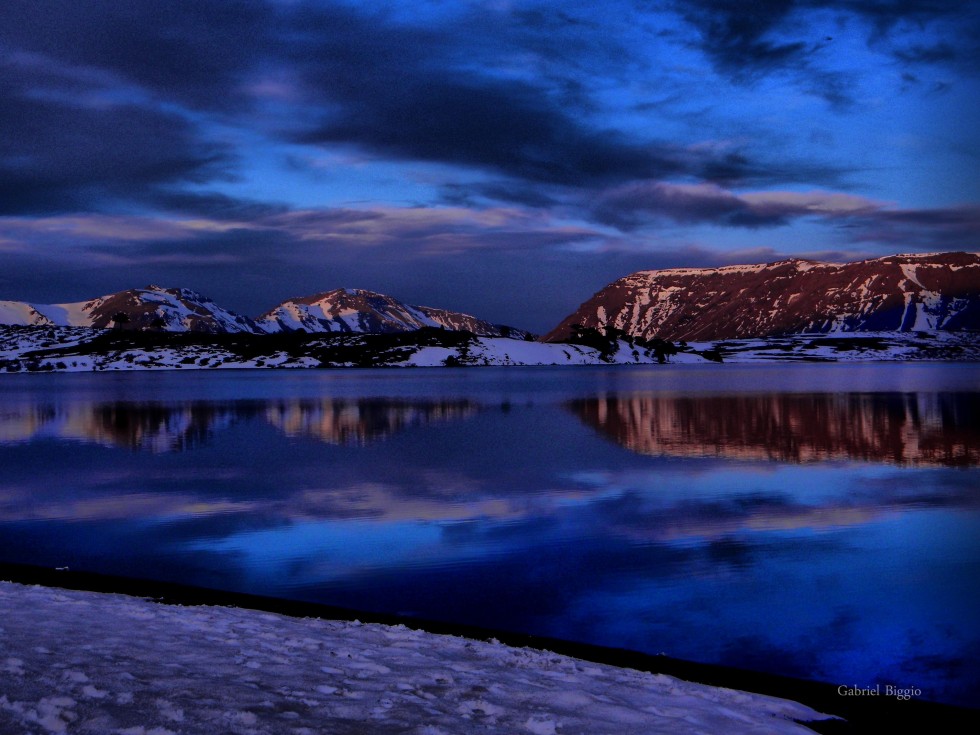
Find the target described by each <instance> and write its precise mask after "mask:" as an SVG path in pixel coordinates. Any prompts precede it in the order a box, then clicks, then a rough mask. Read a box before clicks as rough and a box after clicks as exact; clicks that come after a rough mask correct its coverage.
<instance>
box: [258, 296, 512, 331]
mask: <svg viewBox="0 0 980 735" xmlns="http://www.w3.org/2000/svg"><path fill="white" fill-rule="evenodd" d="M256 322H257V323H258V325H259V327H260V328H262V329H264V330H265V331H266V332H270V333H271V332H295V331H306V332H363V333H374V334H378V333H381V334H388V333H392V332H409V331H412V330H415V329H421V328H423V327H437V328H439V327H441V328H444V329H451V330H454V331H462V330H465V331H468V332H473V333H474V334H478V335H481V336H490V337H499V336H501V335H503V334H505V333H507V334H510V335H511V336H514V337H518V338H520V337H523V336H524V335H525V334H526V333H525V332H523V331H522V330H518V329H512V328H509V327H502V326H499V325H495V324H491V323H490V322H488V321H484V320H483V319H477V318H476V317H474V316H470V315H469V314H461V313H459V312H456V311H447V310H446V309H436V308H433V307H431V306H410V305H409V304H405V303H403V302H401V301H399V300H398V299H395V298H392V297H391V296H386V295H385V294H380V293H375V292H374V291H365V290H364V289H351V288H338V289H334V290H333V291H326V292H324V293H318V294H314V295H313V296H305V297H301V298H294V299H288V300H286V301H283V302H282V303H281V304H279V305H278V306H277V307H275V308H274V309H271V310H270V311H267V312H266V313H265V314H263V315H262V316H260V317H259V318H258V319H257V320H256Z"/></svg>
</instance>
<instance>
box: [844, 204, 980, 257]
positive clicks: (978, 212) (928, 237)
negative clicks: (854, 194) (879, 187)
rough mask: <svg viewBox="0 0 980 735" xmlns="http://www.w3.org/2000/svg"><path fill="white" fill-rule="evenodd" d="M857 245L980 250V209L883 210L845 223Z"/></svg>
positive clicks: (972, 207) (971, 207)
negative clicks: (911, 244)
mask: <svg viewBox="0 0 980 735" xmlns="http://www.w3.org/2000/svg"><path fill="white" fill-rule="evenodd" d="M842 225H843V226H844V227H845V228H846V230H845V231H846V233H847V235H848V236H849V237H850V238H851V239H852V241H854V242H864V243H877V244H879V245H881V246H883V247H885V248H887V249H893V248H896V247H905V246H907V244H908V243H909V242H914V243H916V246H917V247H918V248H925V249H929V250H971V251H975V250H977V249H978V248H980V207H977V206H963V207H945V208H935V209H907V210H900V209H899V210H882V211H879V212H873V213H866V214H864V215H862V216H856V217H854V218H853V219H851V220H849V221H847V222H845V223H842Z"/></svg>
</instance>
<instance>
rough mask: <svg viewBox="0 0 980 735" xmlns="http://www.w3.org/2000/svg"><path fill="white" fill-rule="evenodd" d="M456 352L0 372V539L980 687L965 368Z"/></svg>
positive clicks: (825, 668)
mask: <svg viewBox="0 0 980 735" xmlns="http://www.w3.org/2000/svg"><path fill="white" fill-rule="evenodd" d="M889 367H890V366H889ZM450 373H451V376H453V380H460V381H462V380H466V379H468V378H467V377H466V376H468V375H475V376H477V377H479V376H481V375H491V376H492V375H494V373H482V372H480V371H458V372H457V371H450ZM442 374H443V372H442V371H438V372H437V373H426V372H418V373H412V374H411V375H408V374H406V375H404V377H402V378H400V380H403V381H404V384H403V385H402V386H401V388H400V392H396V393H394V395H397V396H398V397H397V398H385V397H383V396H379V395H377V393H379V392H382V390H383V391H384V392H387V391H389V390H390V387H391V386H390V384H389V383H384V384H383V385H382V386H381V387H378V386H377V385H375V384H373V383H371V385H370V386H368V387H369V388H370V390H371V391H374V392H368V393H366V394H364V395H350V394H349V393H350V390H347V389H345V391H346V392H345V394H344V395H342V396H338V395H333V396H320V397H313V396H311V395H310V393H313V392H315V391H314V390H313V388H311V387H310V386H309V385H307V384H305V383H301V384H299V387H298V388H296V389H295V390H294V389H293V388H292V387H289V388H288V390H287V389H285V388H283V387H282V383H281V382H279V381H281V378H280V377H279V376H277V375H265V374H263V375H261V376H255V377H254V378H252V380H254V381H260V382H261V384H260V385H258V386H256V385H254V384H253V383H248V381H246V383H247V385H246V387H248V386H252V390H253V392H251V393H249V392H244V395H250V396H252V398H250V399H249V400H243V401H232V400H226V399H223V400H213V401H208V400H203V399H200V400H184V401H181V400H175V399H174V396H173V395H169V394H168V395H167V396H166V397H162V398H160V400H156V401H136V400H119V397H120V395H127V394H122V393H119V392H116V391H114V390H113V389H112V387H113V384H112V383H107V384H106V385H107V386H108V388H105V389H104V392H103V393H102V394H100V393H99V391H98V390H96V387H93V384H87V388H86V392H85V394H84V395H76V396H74V398H73V397H72V396H68V395H63V396H62V397H61V400H57V399H58V396H54V395H44V396H42V397H40V398H38V399H37V400H35V401H34V402H31V401H30V400H28V399H27V398H25V397H24V396H23V395H19V396H15V397H11V398H6V399H4V398H3V394H2V391H0V470H2V471H0V561H15V562H26V563H34V564H41V565H45V566H70V567H71V568H72V569H85V570H92V571H100V572H108V573H114V574H121V575H124V576H139V577H147V578H153V579H166V580H174V581H181V582H189V583H192V584H199V585H206V586H214V587H219V588H223V589H236V590H242V591H246V592H253V593H259V594H267V595H272V596H282V597H293V598H300V599H309V600H315V601H320V602H325V603H329V604H336V605H344V606H348V607H353V608H361V609H368V610H379V611H385V612H396V613H407V614H413V615H417V616H419V617H424V618H431V619H444V620H450V621H455V622H463V623H469V624H473V625H482V626H485V627H495V628H503V629H508V630H514V631H524V632H530V633H538V634H542V635H553V636H557V637H564V638H569V639H573V640H581V641H588V642H594V643H600V644H604V645H611V646H617V647H625V648H632V649H636V650H643V651H647V652H653V653H657V652H660V651H664V652H666V653H668V654H670V655H674V656H678V657H682V658H690V659H695V660H700V661H709V662H719V663H727V664H731V665H736V666H750V667H753V668H757V669H761V670H766V671H773V672H777V673H784V674H792V675H796V676H803V677H805V678H815V679H821V680H824V681H831V682H840V681H846V682H848V683H853V684H856V685H862V686H864V685H873V684H875V683H888V682H892V683H895V684H897V685H904V686H912V685H914V686H918V687H920V688H922V689H923V690H924V691H926V690H928V692H929V695H928V698H931V699H941V700H944V701H951V702H961V703H962V702H969V701H975V697H974V699H973V700H971V697H972V696H973V693H975V691H976V687H977V686H978V682H980V671H978V666H977V663H976V662H977V661H978V660H980V657H978V655H977V654H978V652H980V636H978V633H977V629H976V625H975V621H976V619H977V616H978V614H980V593H978V591H977V588H976V586H975V585H972V584H970V581H971V580H973V579H975V578H977V576H978V575H980V548H978V543H980V541H978V540H980V531H978V529H980V495H978V493H977V492H976V488H977V487H978V482H977V480H978V477H977V475H978V470H977V469H976V466H977V464H978V445H980V442H978V433H977V432H978V429H977V427H976V426H975V419H973V417H975V416H976V415H978V408H980V406H978V396H977V394H976V393H953V392H945V393H941V392H934V391H933V392H930V391H923V392H920V393H908V392H906V393H879V394H874V393H862V394H832V393H825V394H806V393H799V392H797V393H793V394H786V393H776V394H770V395H760V394H758V393H745V392H739V393H730V394H724V395H722V394H718V393H717V392H712V393H710V394H709V393H695V392H692V391H676V392H674V391H673V390H671V392H669V393H668V392H664V393H661V394H659V395H658V394H656V393H654V392H653V391H652V390H646V391H643V392H640V391H626V390H619V389H617V386H616V385H611V384H610V383H611V381H610V380H607V379H606V378H610V377H617V378H618V376H619V375H627V376H633V375H634V373H632V372H623V373H618V372H610V373H599V374H597V375H598V379H597V380H596V385H595V386H594V389H593V390H592V391H590V392H589V391H583V390H581V389H580V387H577V388H576V389H575V391H574V392H564V393H560V394H555V395H553V396H552V397H551V398H550V399H546V398H538V397H537V394H536V393H535V394H534V396H535V400H533V401H531V400H525V398H526V397H527V396H528V395H530V394H531V393H534V391H530V390H529V389H528V388H527V385H525V384H524V383H522V382H521V380H520V376H521V375H522V373H520V372H509V373H507V376H511V375H513V376H516V377H514V378H510V377H507V378H506V379H505V378H503V377H501V379H500V380H499V381H498V382H493V383H492V384H490V385H481V386H477V387H475V388H474V387H471V388H470V389H469V392H468V393H467V392H465V391H460V390H459V389H458V386H455V387H453V389H452V390H451V391H450V390H447V389H446V386H445V383H443V382H441V380H442V379H441V378H440V377H438V376H439V375H442ZM560 374H561V375H565V374H567V373H560ZM808 374H810V373H807V372H805V371H800V372H794V376H796V379H798V380H800V381H803V380H804V378H805V377H806V375H808ZM526 375H527V376H528V377H529V378H533V380H535V381H540V380H541V378H540V377H539V376H540V375H545V376H547V375H553V377H554V375H556V374H550V373H541V372H538V371H528V372H527V373H526ZM571 375H572V376H573V377H575V376H577V377H575V379H576V380H579V381H583V380H585V376H589V375H593V373H589V372H575V371H573V372H572V373H571ZM459 376H462V377H459ZM603 376H604V377H603ZM100 377H107V376H100ZM157 377H158V376H132V377H127V378H126V380H127V381H132V384H130V383H128V382H127V383H126V385H127V386H128V388H127V390H129V391H130V392H131V394H136V393H138V390H137V388H138V387H139V386H141V385H142V386H144V387H145V390H146V393H147V395H156V394H154V393H152V390H153V388H154V386H156V385H157V384H156V383H155V382H152V381H154V380H156V379H157ZM326 377H327V378H330V376H329V375H328V376H326ZM190 379H192V380H198V378H196V377H194V376H190ZM211 379H212V380H216V381H219V382H218V383H215V384H214V385H211V386H210V387H211V389H213V390H214V391H215V392H216V393H217V394H219V395H221V394H222V393H220V391H223V390H224V391H227V392H231V389H230V388H228V387H227V386H225V387H222V385H223V384H222V383H221V382H220V381H221V380H225V378H224V377H221V376H212V378H211ZM227 379H228V380H232V381H243V380H245V378H243V377H242V376H240V375H235V376H229V377H228V378H227ZM291 379H295V378H291ZM308 379H309V380H311V381H317V380H324V379H325V378H324V377H323V376H322V375H320V374H311V375H310V376H309V378H308ZM631 379H632V378H631ZM365 380H366V381H367V379H365ZM385 380H386V381H389V380H393V379H391V378H388V377H387V376H386V377H385ZM481 380H486V379H485V378H481ZM507 380H513V381H514V382H513V384H511V383H507V382H506V381H507ZM869 380H870V378H869ZM139 381H143V382H139ZM600 381H601V382H600ZM367 382H370V381H367ZM555 382H557V378H555ZM30 385H31V386H35V385H36V384H35V383H33V382H32V383H31V384H30ZM317 385H319V383H317ZM534 385H535V387H536V386H537V383H535V384H534ZM235 386H236V390H237V389H238V388H240V387H241V385H240V383H239V382H235ZM263 391H265V392H264V393H263ZM196 395H197V394H195V396H196ZM576 396H579V397H578V398H575V397H576ZM100 397H101V398H102V400H99V399H100ZM609 439H613V441H610V440H609ZM120 449H126V450H132V449H136V450H139V451H120ZM733 460H737V461H733ZM825 460H826V461H825Z"/></svg>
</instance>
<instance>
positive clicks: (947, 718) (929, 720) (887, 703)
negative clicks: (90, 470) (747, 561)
mask: <svg viewBox="0 0 980 735" xmlns="http://www.w3.org/2000/svg"><path fill="white" fill-rule="evenodd" d="M0 580H3V581H9V582H14V583H18V584H22V585H40V586H43V587H48V588H60V589H66V590H77V591H85V592H98V593H112V594H122V595H126V596H130V597H136V598H143V599H148V600H151V601H153V602H155V603H159V604H164V605H179V606H188V607H195V606H217V607H228V608H237V609H240V610H254V611H261V612H267V613H275V614H277V615H282V616H286V617H289V618H319V619H321V620H325V621H326V620H330V621H347V622H352V621H359V622H360V623H362V624H367V623H376V624H381V625H387V626H404V627H405V628H408V629H410V630H414V631H423V632H425V633H432V634H437V635H450V636H457V637H461V638H465V639H469V640H472V641H487V640H491V641H497V642H499V643H502V644H504V645H505V646H509V647H512V648H517V649H523V648H528V649H535V650H537V651H547V652H551V653H555V654H560V655H562V656H568V657H572V658H575V659H579V660H582V661H587V662H591V663H597V664H604V665H608V666H613V667H617V668H621V669H631V670H635V671H639V672H649V673H652V674H663V675H667V676H671V677H675V678H677V679H681V680H683V681H687V682H695V683H697V684H703V685H707V686H712V687H723V688H725V689H734V690H738V691H742V692H750V693H754V694H760V695H764V696H767V697H775V698H779V699H786V700H791V701H794V702H798V703H801V704H803V705H805V706H807V707H809V708H812V709H813V710H815V711H817V712H821V713H825V714H826V715H832V716H835V717H838V718H842V719H839V720H832V719H831V720H818V721H813V722H807V723H806V727H808V728H810V729H811V730H813V731H815V732H819V733H826V734H830V735H833V734H834V733H857V732H865V731H867V730H870V729H871V728H878V729H880V728H883V727H889V726H894V727H899V726H904V727H909V726H916V725H919V726H922V727H928V728H930V729H937V728H939V729H942V730H943V731H944V732H950V733H953V732H972V731H975V730H974V729H973V728H974V727H975V726H980V710H976V709H967V708H963V707H958V706H954V705H947V704H940V703H936V702H931V701H928V700H924V699H919V698H912V699H910V700H900V699H897V698H895V697H884V696H847V695H842V694H840V692H839V686H838V685H835V684H828V683H823V682H814V681H808V680H802V679H794V678H790V677H784V676H778V675H774V674H766V673H761V672H754V671H750V670H745V669H737V668H732V667H726V666H719V665H714V664H703V663H697V662H692V661H684V660H680V659H673V658H670V657H667V656H663V655H650V654H644V653H639V652H635V651H628V650H624V649H616V648H608V647H603V646H598V645H592V644H586V643H576V642H572V641H564V640H559V639H552V638H544V637H540V636H533V635H528V634H521V633H512V632H507V631H499V630H490V629H484V628H477V627H472V626H466V625H461V624H453V623H445V622H440V621H431V620H419V619H408V618H404V617H399V616H396V615H388V614H381V613H371V612H365V611H360V610H351V609H347V608H341V607H334V606H328V605H323V604H319V603H311V602H303V601H295V600H284V599H279V598H270V597H262V596H258V595H251V594H246V593H238V592H228V591H222V590H213V589H206V588H200V587H193V586H189V585H183V584H179V583H172V582H156V581H150V580H142V579H134V578H126V577H118V576H112V575H103V574H98V573H94V572H79V571H71V570H56V569H51V568H43V567H36V566H31V565H23V564H7V563H0ZM841 684H842V685H844V684H846V687H847V688H848V689H850V688H851V687H852V685H851V684H848V683H844V682H842V683H841ZM970 723H973V724H970ZM957 728H965V729H957Z"/></svg>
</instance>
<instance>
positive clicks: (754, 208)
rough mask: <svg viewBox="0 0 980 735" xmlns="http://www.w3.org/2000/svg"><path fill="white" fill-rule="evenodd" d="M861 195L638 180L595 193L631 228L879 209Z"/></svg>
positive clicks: (742, 223) (769, 221)
mask: <svg viewBox="0 0 980 735" xmlns="http://www.w3.org/2000/svg"><path fill="white" fill-rule="evenodd" d="M879 208H880V205H879V204H878V203H876V202H873V201H871V200H868V199H864V198H862V197H857V196H851V195H847V194H839V193H833V192H819V191H817V192H809V193H797V192H785V191H784V192H779V191H769V192H757V193H749V194H735V193H733V192H731V191H729V190H726V189H723V188H721V187H719V186H716V185H713V184H688V185H682V184H672V183H668V182H664V181H638V182H633V183H630V184H626V185H624V186H621V187H616V188H614V189H611V190H609V191H607V192H605V193H604V194H603V195H601V196H599V197H598V198H596V199H595V202H594V206H593V212H594V215H595V217H596V218H597V219H598V220H599V221H601V222H605V223H607V224H611V225H614V226H616V227H619V228H620V229H624V230H630V229H634V228H636V227H640V226H642V225H645V224H650V223H651V222H656V221H659V220H665V219H666V220H671V221H673V222H679V223H682V224H698V223H706V224H714V225H719V226H726V227H748V228H756V227H774V226H778V225H785V224H789V222H791V221H792V220H794V219H798V218H801V217H823V218H846V217H851V216H856V215H858V214H867V213H869V212H873V211H877V210H878V209H879Z"/></svg>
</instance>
